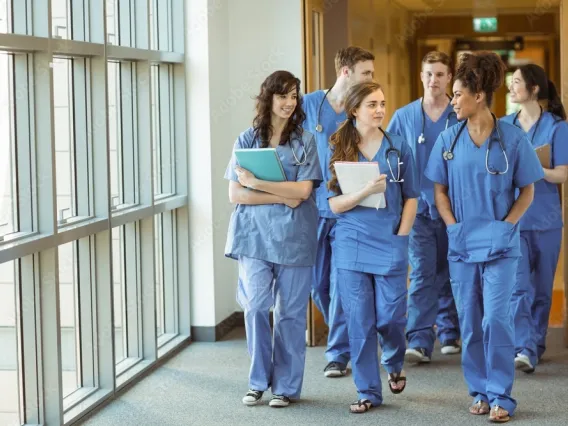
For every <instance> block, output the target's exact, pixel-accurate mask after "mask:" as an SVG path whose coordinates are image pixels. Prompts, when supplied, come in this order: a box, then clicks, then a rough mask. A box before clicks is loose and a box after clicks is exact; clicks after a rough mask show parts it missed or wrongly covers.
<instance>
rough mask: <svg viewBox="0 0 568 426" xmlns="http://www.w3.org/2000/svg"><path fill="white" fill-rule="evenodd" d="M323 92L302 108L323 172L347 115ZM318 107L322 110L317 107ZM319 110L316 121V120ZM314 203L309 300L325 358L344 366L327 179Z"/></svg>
mask: <svg viewBox="0 0 568 426" xmlns="http://www.w3.org/2000/svg"><path fill="white" fill-rule="evenodd" d="M324 97H325V91H323V90H318V91H316V92H313V93H310V94H307V95H305V96H304V104H303V108H304V111H305V113H306V120H305V122H304V129H306V130H307V131H308V132H310V133H312V134H313V135H314V136H315V138H316V143H317V148H318V155H319V159H320V166H321V169H322V171H323V170H324V169H326V168H327V167H328V166H327V164H325V163H324V161H325V158H326V155H327V152H328V151H329V138H330V136H331V135H332V134H333V133H335V131H336V130H337V128H338V127H339V125H340V124H341V123H343V122H344V121H345V120H346V118H347V116H346V115H345V112H341V113H339V114H338V113H336V112H335V110H334V109H333V108H332V106H331V105H330V103H329V102H328V100H327V98H325V100H324ZM320 106H321V109H320ZM318 111H319V121H318ZM318 124H320V125H321V126H322V131H321V132H318V131H317V130H316V126H317V125H318ZM316 202H317V206H318V210H319V220H318V226H317V229H318V247H317V253H316V263H315V265H314V268H313V282H312V299H313V301H314V303H315V305H316V307H317V308H318V310H319V311H320V312H321V313H322V315H323V318H324V320H325V323H326V324H327V326H328V328H329V333H328V337H327V350H326V352H325V357H326V359H327V361H328V362H332V361H334V362H340V363H342V364H345V365H347V363H348V362H349V359H350V356H349V339H348V337H347V325H346V324H345V316H344V314H343V309H342V308H341V302H340V300H339V292H338V291H337V285H336V283H335V268H334V260H333V253H332V251H333V250H332V246H333V242H334V234H335V233H334V228H335V223H336V217H335V215H334V214H333V212H332V211H331V210H330V208H329V203H328V201H327V191H326V182H323V183H322V185H320V187H319V188H318V189H317V190H316Z"/></svg>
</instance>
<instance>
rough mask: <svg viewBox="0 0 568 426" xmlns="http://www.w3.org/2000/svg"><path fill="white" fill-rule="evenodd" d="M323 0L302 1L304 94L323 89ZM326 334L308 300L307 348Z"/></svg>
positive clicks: (316, 311) (314, 307) (315, 310)
mask: <svg viewBox="0 0 568 426" xmlns="http://www.w3.org/2000/svg"><path fill="white" fill-rule="evenodd" d="M323 61H324V58H323V0H304V78H303V82H304V83H303V86H304V92H305V93H310V92H313V91H315V90H319V89H322V88H323V84H324V66H323V64H324V62H323ZM326 334H327V327H326V325H325V321H324V320H323V315H322V314H321V312H319V311H318V309H317V308H316V306H315V304H314V303H313V301H312V300H311V299H310V303H309V305H308V330H307V333H306V341H307V344H308V346H315V345H317V344H318V342H320V341H321V340H322V339H323V337H325V336H326Z"/></svg>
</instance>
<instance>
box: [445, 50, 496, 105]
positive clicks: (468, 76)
mask: <svg viewBox="0 0 568 426" xmlns="http://www.w3.org/2000/svg"><path fill="white" fill-rule="evenodd" d="M506 70H507V66H506V65H505V64H504V63H503V61H502V60H501V57H500V56H499V55H497V54H496V53H493V52H486V51H481V52H475V53H463V54H462V55H461V57H460V61H459V64H458V66H457V69H456V74H455V77H454V80H459V81H460V82H461V83H462V85H463V86H464V87H467V88H468V89H469V91H470V92H472V93H480V92H484V93H485V97H486V101H487V106H491V102H492V101H493V93H494V92H495V91H496V90H497V89H498V88H499V87H501V85H503V82H504V80H505V71H506Z"/></svg>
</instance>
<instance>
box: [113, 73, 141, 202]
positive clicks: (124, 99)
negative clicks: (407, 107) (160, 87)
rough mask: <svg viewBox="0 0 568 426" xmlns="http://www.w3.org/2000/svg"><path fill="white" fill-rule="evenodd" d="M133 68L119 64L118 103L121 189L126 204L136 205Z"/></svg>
mask: <svg viewBox="0 0 568 426" xmlns="http://www.w3.org/2000/svg"><path fill="white" fill-rule="evenodd" d="M132 77H133V66H132V63H129V62H125V63H122V64H120V102H119V104H118V105H119V108H120V109H121V111H120V114H121V116H122V120H121V128H120V131H121V133H122V171H123V176H124V178H123V189H124V200H123V202H124V203H126V204H135V203H136V198H137V197H136V196H135V192H136V188H135V173H134V171H135V169H136V164H135V161H134V158H135V157H134V152H135V146H134V145H135V143H134V140H135V139H134V135H133V133H132V131H133V126H132V124H133V122H134V114H133V109H132V108H133V96H132V95H133V90H134V87H133V86H132V82H133V78H132Z"/></svg>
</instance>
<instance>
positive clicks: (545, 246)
mask: <svg viewBox="0 0 568 426" xmlns="http://www.w3.org/2000/svg"><path fill="white" fill-rule="evenodd" d="M516 116H517V114H516V113H515V114H511V115H508V116H506V117H504V118H502V119H501V120H502V121H505V122H508V123H512V124H515V125H517V126H519V123H518V120H516V119H515V118H516ZM527 137H528V139H529V140H530V141H531V144H532V145H533V147H535V148H537V147H541V146H543V145H546V144H550V146H551V158H550V160H551V164H549V166H548V167H549V168H551V169H553V168H554V167H556V166H561V165H568V145H567V142H568V124H567V123H566V122H565V121H563V120H562V119H560V118H559V117H556V116H554V115H552V114H550V113H549V112H543V114H542V117H541V119H540V123H539V124H538V125H537V123H535V124H534V125H533V126H532V128H530V129H529V131H528V133H527ZM534 192H535V193H534V200H533V202H532V204H531V206H530V207H529V209H528V210H527V212H526V213H525V215H524V216H523V218H522V219H521V252H522V258H521V259H520V260H519V269H518V272H517V285H516V287H515V292H514V293H513V313H514V316H515V351H516V353H517V354H523V355H526V356H527V357H529V360H530V361H531V364H532V365H533V366H536V365H537V363H538V360H539V359H540V358H541V357H542V354H543V353H544V351H545V349H546V334H547V331H548V318H549V315H550V307H551V305H552V290H553V287H554V275H555V274H556V266H557V265H558V257H559V255H560V245H561V243H562V226H563V223H562V205H561V203H560V196H559V193H558V185H556V184H553V183H550V182H547V181H545V180H541V181H538V182H537V183H536V184H535V186H534Z"/></svg>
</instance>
